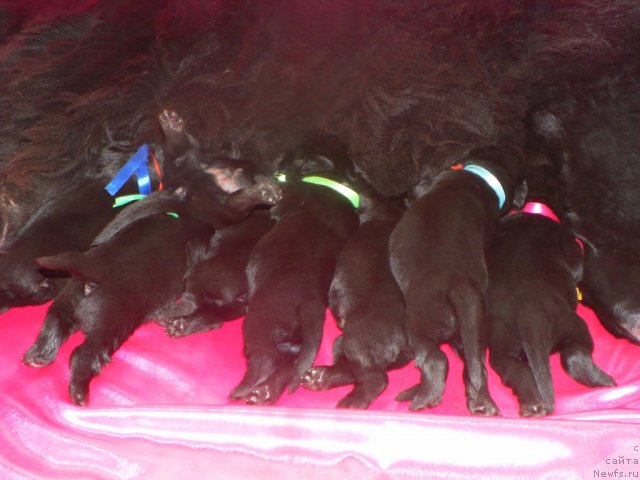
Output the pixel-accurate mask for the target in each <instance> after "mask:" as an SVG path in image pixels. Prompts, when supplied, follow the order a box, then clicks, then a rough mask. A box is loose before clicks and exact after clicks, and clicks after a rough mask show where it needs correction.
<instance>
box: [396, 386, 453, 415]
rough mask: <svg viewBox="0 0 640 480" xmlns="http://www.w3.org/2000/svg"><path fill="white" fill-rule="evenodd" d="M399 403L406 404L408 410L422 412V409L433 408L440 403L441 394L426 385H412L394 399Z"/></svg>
mask: <svg viewBox="0 0 640 480" xmlns="http://www.w3.org/2000/svg"><path fill="white" fill-rule="evenodd" d="M396 400H398V401H399V402H408V401H410V402H411V403H410V404H409V410H422V409H424V408H433V407H435V406H437V405H440V403H441V402H442V394H441V393H438V392H437V391H435V390H434V389H432V388H430V387H429V386H428V385H423V384H418V385H414V386H413V387H411V388H408V389H407V390H404V391H403V392H400V393H399V394H398V396H397V397H396Z"/></svg>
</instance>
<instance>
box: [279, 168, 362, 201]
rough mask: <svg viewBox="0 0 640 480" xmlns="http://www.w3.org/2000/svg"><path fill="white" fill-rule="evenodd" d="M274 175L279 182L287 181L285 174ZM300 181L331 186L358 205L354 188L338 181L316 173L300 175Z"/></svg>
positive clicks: (358, 197) (358, 198)
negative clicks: (305, 175)
mask: <svg viewBox="0 0 640 480" xmlns="http://www.w3.org/2000/svg"><path fill="white" fill-rule="evenodd" d="M275 177H276V180H278V181H279V182H286V181H287V176H286V175H285V174H284V173H276V176H275ZM302 181H303V182H304V183H312V184H314V185H322V186H323V187H328V188H331V189H332V190H335V191H336V192H338V193H339V194H340V195H342V196H343V197H345V198H346V199H347V200H349V202H351V205H353V206H354V208H358V207H359V206H360V195H358V193H357V192H356V191H355V190H353V189H351V188H349V187H347V186H346V185H343V184H342V183H340V182H336V181H335V180H331V179H330V178H325V177H320V176H317V175H310V176H308V177H302Z"/></svg>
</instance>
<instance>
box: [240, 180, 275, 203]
mask: <svg viewBox="0 0 640 480" xmlns="http://www.w3.org/2000/svg"><path fill="white" fill-rule="evenodd" d="M256 182H257V183H256V184H255V185H252V186H251V187H248V188H249V189H251V190H252V195H255V196H256V199H257V200H258V201H259V202H260V203H262V204H264V205H275V204H276V203H278V202H279V201H280V200H282V190H281V189H280V187H279V186H278V185H277V184H276V183H275V181H274V180H273V179H272V178H269V177H265V176H262V175H258V176H257V177H256Z"/></svg>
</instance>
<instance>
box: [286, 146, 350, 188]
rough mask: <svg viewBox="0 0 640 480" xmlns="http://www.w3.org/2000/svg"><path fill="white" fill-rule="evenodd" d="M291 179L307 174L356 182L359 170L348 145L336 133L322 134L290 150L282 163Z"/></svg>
mask: <svg viewBox="0 0 640 480" xmlns="http://www.w3.org/2000/svg"><path fill="white" fill-rule="evenodd" d="M278 170H280V171H281V172H282V173H284V174H285V175H286V177H287V181H291V180H294V181H295V180H300V179H301V178H302V177H304V176H307V175H322V176H327V177H330V178H332V179H334V180H336V181H340V182H342V181H347V182H352V181H353V180H354V178H355V170H354V167H353V164H352V163H351V159H350V158H349V154H348V151H347V146H346V144H345V143H344V142H342V140H340V139H339V138H338V137H337V136H335V135H320V136H316V137H312V138H310V139H309V140H307V141H305V142H303V143H301V144H300V145H298V146H297V147H296V148H294V149H293V150H291V151H289V152H287V153H286V154H285V155H284V156H283V157H282V159H281V160H280V162H279V163H278Z"/></svg>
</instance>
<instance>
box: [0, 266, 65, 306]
mask: <svg viewBox="0 0 640 480" xmlns="http://www.w3.org/2000/svg"><path fill="white" fill-rule="evenodd" d="M10 271H11V275H10V276H9V277H8V278H1V279H0V313H2V312H5V311H7V310H8V309H9V308H12V307H22V306H26V305H39V304H41V303H44V302H47V301H49V300H51V299H52V298H53V297H54V296H55V295H56V293H57V288H56V284H55V281H54V280H53V279H52V278H49V277H48V276H45V275H43V274H42V273H41V272H40V271H39V270H38V265H36V264H35V263H34V262H33V261H27V262H25V263H24V264H22V265H20V266H19V267H18V268H17V269H16V270H10Z"/></svg>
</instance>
